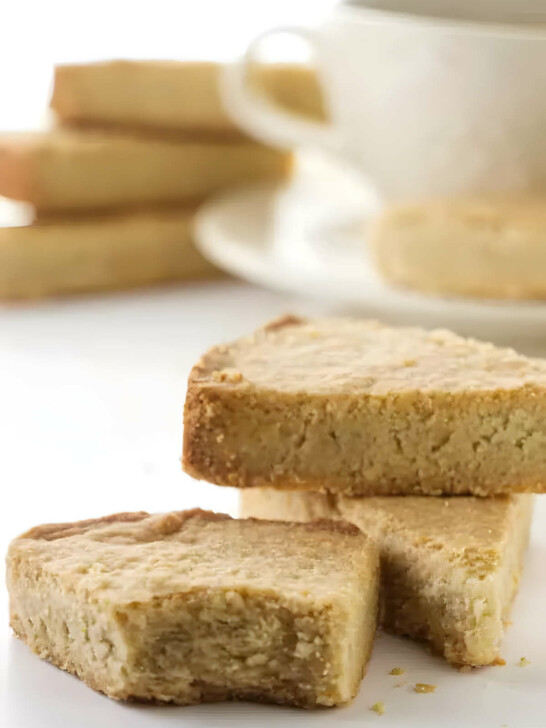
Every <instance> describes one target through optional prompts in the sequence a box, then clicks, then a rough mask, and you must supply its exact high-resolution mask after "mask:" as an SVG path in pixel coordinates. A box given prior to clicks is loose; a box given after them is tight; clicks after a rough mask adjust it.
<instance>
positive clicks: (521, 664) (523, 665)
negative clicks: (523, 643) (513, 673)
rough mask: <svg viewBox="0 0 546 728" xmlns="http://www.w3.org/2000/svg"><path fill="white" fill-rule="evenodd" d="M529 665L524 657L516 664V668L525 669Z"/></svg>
mask: <svg viewBox="0 0 546 728" xmlns="http://www.w3.org/2000/svg"><path fill="white" fill-rule="evenodd" d="M530 664H531V663H530V662H529V660H528V659H527V658H526V657H521V658H520V661H519V662H518V667H527V665H530Z"/></svg>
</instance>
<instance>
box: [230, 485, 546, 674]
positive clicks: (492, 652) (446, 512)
mask: <svg viewBox="0 0 546 728" xmlns="http://www.w3.org/2000/svg"><path fill="white" fill-rule="evenodd" d="M240 498H241V513H242V515H243V516H246V517H248V516H254V517H260V518H279V519H284V520H290V521H298V520H299V521H308V520H310V519H314V518H342V519H345V520H347V521H350V522H352V523H354V524H355V525H357V526H359V528H361V529H362V530H363V531H364V532H365V533H367V534H368V535H370V536H371V537H372V538H374V539H375V540H376V542H377V544H378V547H379V550H380V556H381V623H382V625H383V627H384V628H385V629H386V630H388V631H390V632H394V633H397V634H403V635H407V636H410V637H414V638H418V639H425V640H428V641H429V642H430V643H431V644H432V646H433V648H434V649H435V650H436V651H438V652H440V653H442V654H443V655H445V657H446V658H447V659H448V660H449V661H450V662H451V663H453V664H456V665H471V666H478V665H489V664H492V663H495V662H496V661H498V660H499V658H500V648H501V644H502V639H503V636H504V628H505V624H506V621H507V619H508V616H509V613H510V607H511V605H512V601H513V599H514V596H515V594H516V592H517V588H518V585H519V581H520V577H521V572H522V567H523V557H524V553H525V549H526V546H527V542H528V540H529V529H530V525H531V516H532V511H533V496H532V495H526V494H523V495H514V496H499V497H496V498H475V497H457V498H449V497H448V498H427V497H420V496H406V497H398V498H397V497H388V498H387V497H379V498H373V497H372V498H348V497H344V496H330V497H328V496H326V495H324V494H321V493H303V492H294V491H292V492H287V491H284V492H282V491H276V490H273V489H271V488H267V489H261V488H252V489H248V490H245V491H242V492H241V496H240Z"/></svg>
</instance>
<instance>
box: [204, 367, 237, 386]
mask: <svg viewBox="0 0 546 728" xmlns="http://www.w3.org/2000/svg"><path fill="white" fill-rule="evenodd" d="M211 377H212V379H213V380H214V381H215V382H227V383H228V384H237V383H238V382H242V380H243V375H242V374H241V372H237V371H234V370H233V369H223V370H222V371H218V370H215V371H213V372H212V373H211Z"/></svg>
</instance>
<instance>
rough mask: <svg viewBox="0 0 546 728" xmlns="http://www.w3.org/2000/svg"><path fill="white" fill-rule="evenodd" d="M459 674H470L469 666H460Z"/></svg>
mask: <svg viewBox="0 0 546 728" xmlns="http://www.w3.org/2000/svg"><path fill="white" fill-rule="evenodd" d="M459 672H472V668H471V667H470V665H461V666H460V668H459Z"/></svg>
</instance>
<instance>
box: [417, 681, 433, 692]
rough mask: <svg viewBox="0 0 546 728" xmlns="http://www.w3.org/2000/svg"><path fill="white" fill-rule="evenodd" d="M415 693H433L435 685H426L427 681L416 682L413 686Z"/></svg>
mask: <svg viewBox="0 0 546 728" xmlns="http://www.w3.org/2000/svg"><path fill="white" fill-rule="evenodd" d="M413 689H414V691H415V692H416V693H433V692H434V691H435V690H436V685H428V683H416V684H415V687H414V688H413Z"/></svg>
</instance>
